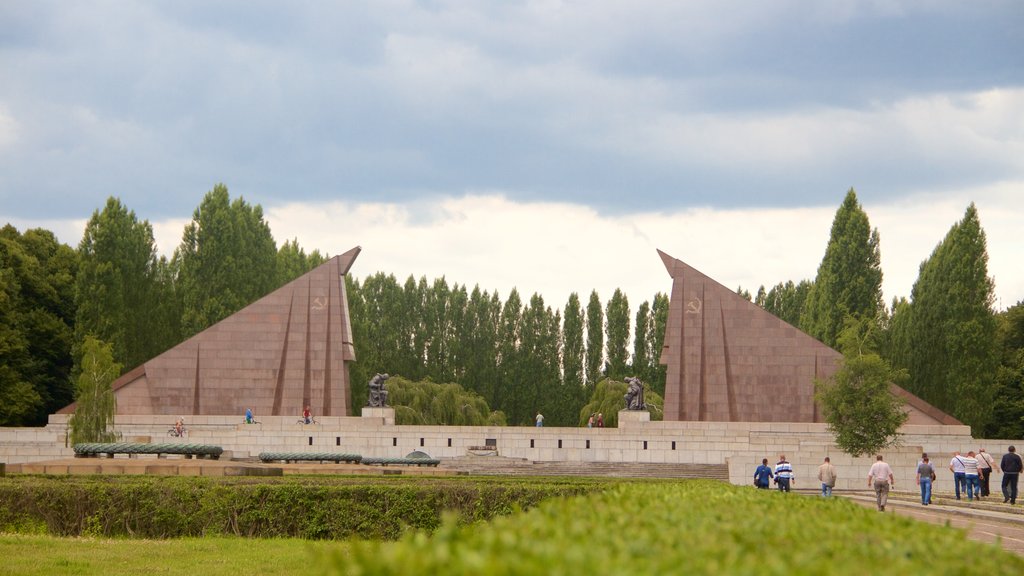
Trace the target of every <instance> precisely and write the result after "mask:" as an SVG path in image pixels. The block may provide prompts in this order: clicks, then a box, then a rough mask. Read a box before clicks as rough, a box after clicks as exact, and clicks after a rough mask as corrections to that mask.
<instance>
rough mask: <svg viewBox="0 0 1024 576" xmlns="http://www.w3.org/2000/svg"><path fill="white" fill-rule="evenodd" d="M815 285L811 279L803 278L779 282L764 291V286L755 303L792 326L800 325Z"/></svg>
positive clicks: (759, 291)
mask: <svg viewBox="0 0 1024 576" xmlns="http://www.w3.org/2000/svg"><path fill="white" fill-rule="evenodd" d="M813 286H814V283H812V282H811V281H810V280H801V281H800V282H799V283H798V284H793V281H792V280H788V281H786V282H779V283H778V284H776V285H775V286H772V288H771V290H768V291H767V292H765V291H764V286H762V287H761V289H760V290H758V292H757V299H755V300H754V303H755V304H757V305H758V306H760V307H762V308H764V309H765V310H767V311H768V312H771V313H772V314H774V315H775V316H777V317H778V318H779V319H781V320H782V321H784V322H786V323H787V324H789V325H791V326H800V315H801V314H802V313H803V310H804V305H805V303H806V302H807V295H808V294H809V293H810V292H811V288H812V287H813Z"/></svg>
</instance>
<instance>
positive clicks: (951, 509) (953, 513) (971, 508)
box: [836, 491, 1024, 556]
mask: <svg viewBox="0 0 1024 576" xmlns="http://www.w3.org/2000/svg"><path fill="white" fill-rule="evenodd" d="M836 494H837V495H840V494H839V493H838V492H837V493H836ZM841 496H843V497H844V498H849V499H850V500H853V501H855V502H857V503H858V504H862V505H864V506H867V507H869V508H872V509H874V508H875V494H874V493H873V492H867V491H865V492H857V493H845V492H844V493H843V494H841ZM933 502H934V503H933V504H931V505H929V506H922V505H921V502H920V499H919V498H916V497H913V496H911V495H910V494H904V493H894V494H890V496H889V503H888V504H886V506H885V514H889V513H893V514H897V515H900V516H906V517H909V518H913V519H915V520H921V521H922V522H931V523H932V524H943V525H949V526H954V527H956V528H962V529H964V530H966V531H967V536H968V538H970V539H972V540H978V541H981V542H989V543H998V544H1000V545H1001V546H1002V547H1003V548H1004V549H1005V550H1008V551H1010V552H1013V553H1014V554H1019V555H1021V556H1024V507H1022V506H1021V505H1020V504H1017V505H1016V506H1012V507H1011V506H1010V505H1009V504H1003V498H1002V496H999V497H996V496H995V495H993V496H992V497H991V498H989V499H986V500H984V501H982V502H973V503H968V502H965V501H963V500H961V501H956V500H953V499H951V498H936V499H935V500H933Z"/></svg>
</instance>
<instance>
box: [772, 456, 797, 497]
mask: <svg viewBox="0 0 1024 576" xmlns="http://www.w3.org/2000/svg"><path fill="white" fill-rule="evenodd" d="M775 482H777V483H778V485H779V491H780V492H789V489H790V487H791V486H792V485H793V484H796V475H795V474H793V465H792V464H790V463H789V462H788V461H787V460H786V455H785V454H779V462H778V463H777V464H776V465H775Z"/></svg>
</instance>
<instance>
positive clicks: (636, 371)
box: [631, 300, 654, 382]
mask: <svg viewBox="0 0 1024 576" xmlns="http://www.w3.org/2000/svg"><path fill="white" fill-rule="evenodd" d="M652 320H653V318H651V305H650V303H648V302H647V301H646V300H644V302H643V304H641V305H640V308H638V309H637V311H636V323H635V324H634V330H633V334H634V336H633V366H632V370H631V372H632V373H633V375H634V376H636V377H638V378H640V379H641V380H643V381H644V382H649V381H650V380H651V376H652V374H651V372H652V370H653V368H654V366H653V363H652V361H651V343H650V341H649V340H648V337H649V336H650V323H651V321H652Z"/></svg>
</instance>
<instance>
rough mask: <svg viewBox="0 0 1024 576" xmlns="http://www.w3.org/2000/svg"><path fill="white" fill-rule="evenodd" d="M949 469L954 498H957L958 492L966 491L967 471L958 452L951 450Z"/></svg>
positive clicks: (958, 496)
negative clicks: (954, 491)
mask: <svg viewBox="0 0 1024 576" xmlns="http://www.w3.org/2000/svg"><path fill="white" fill-rule="evenodd" d="M949 471H950V472H952V473H953V487H954V488H956V499H957V500H959V499H960V493H961V492H966V491H967V471H966V469H965V468H964V459H963V456H960V452H953V459H952V460H950V461H949Z"/></svg>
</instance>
